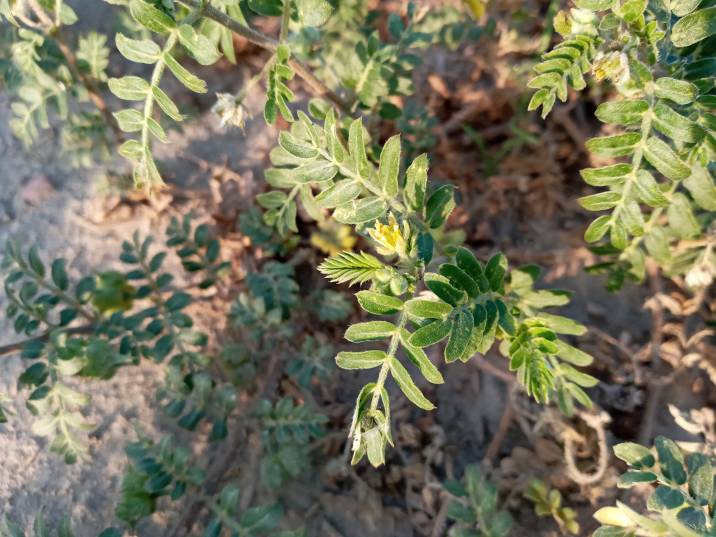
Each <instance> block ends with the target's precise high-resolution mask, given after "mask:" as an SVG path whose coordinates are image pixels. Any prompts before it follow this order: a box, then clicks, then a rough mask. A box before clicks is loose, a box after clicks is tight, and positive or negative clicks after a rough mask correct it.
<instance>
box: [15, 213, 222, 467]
mask: <svg viewBox="0 0 716 537" xmlns="http://www.w3.org/2000/svg"><path fill="white" fill-rule="evenodd" d="M177 225H178V224H177V223H176V222H173V223H172V224H171V226H170V228H169V230H168V235H169V237H170V238H169V241H168V242H169V243H170V244H171V245H173V246H175V247H177V248H179V250H178V252H177V254H178V257H179V258H180V259H181V260H182V262H184V263H185V268H187V270H189V271H190V273H200V272H201V273H202V275H201V276H200V279H199V284H198V286H199V287H202V288H203V287H206V286H207V285H206V282H207V281H211V282H212V283H213V281H214V280H213V279H212V278H215V277H216V273H217V270H216V267H217V266H220V265H221V262H220V261H219V249H218V248H219V247H218V242H216V240H215V239H213V238H212V237H211V236H210V233H209V230H208V228H206V227H202V226H198V227H197V228H196V229H195V230H194V231H193V233H192V229H191V224H190V222H189V220H185V221H184V224H183V228H182V229H183V230H184V231H185V232H186V234H187V235H191V236H193V237H194V239H193V240H191V241H189V240H188V239H182V240H180V241H177V237H178V235H177ZM151 247H152V239H151V238H146V239H141V238H140V237H139V235H138V234H135V236H134V238H133V240H132V241H131V242H130V241H125V242H124V243H123V245H122V252H121V254H120V260H121V261H122V262H123V263H125V264H126V265H128V270H127V271H125V272H120V271H105V272H99V273H96V274H91V275H87V276H85V277H83V278H81V279H79V280H78V281H77V282H73V281H72V280H71V279H70V277H69V275H68V273H67V270H66V268H65V267H66V262H65V260H63V259H56V260H55V261H53V262H52V263H51V264H50V265H49V266H47V265H46V264H45V263H44V262H43V261H42V259H41V258H40V256H39V255H38V252H37V250H36V249H35V248H31V249H30V250H29V251H28V252H27V253H23V252H22V250H21V248H20V247H19V245H18V244H17V243H16V242H14V241H10V242H9V243H8V245H7V248H6V258H5V261H4V263H3V267H4V269H5V271H7V277H6V278H5V293H6V296H7V299H8V306H7V315H8V318H10V319H13V322H14V328H15V331H16V332H17V333H22V334H25V335H28V336H35V337H34V338H32V339H30V340H28V341H27V342H26V343H25V344H24V345H23V347H22V357H23V358H24V359H25V360H26V361H27V362H30V364H29V365H28V366H27V368H26V369H25V370H24V371H23V373H22V374H21V375H20V377H19V379H18V380H19V383H20V385H21V386H22V387H24V388H27V389H28V390H30V393H29V395H28V398H27V403H26V404H27V406H28V408H29V409H30V411H31V412H32V413H33V414H35V415H36V416H37V419H36V421H35V422H34V424H33V431H34V432H35V433H36V434H38V435H41V436H48V437H50V439H51V449H52V450H53V451H56V452H58V453H60V454H61V455H63V456H64V458H65V460H66V461H67V462H68V463H69V462H74V461H75V460H76V459H77V458H78V457H82V456H84V455H85V454H86V447H85V445H84V442H83V441H82V440H81V438H80V436H79V432H80V431H82V430H88V429H92V428H93V426H92V425H91V424H89V423H88V422H87V421H86V420H85V418H84V417H83V416H82V414H81V413H80V409H81V408H83V407H85V406H86V405H87V404H89V397H88V396H87V395H85V394H83V393H81V392H79V391H77V390H76V389H74V388H70V386H69V385H68V383H67V381H68V380H69V379H70V378H72V377H80V378H96V379H108V378H111V377H112V376H113V375H114V374H115V372H116V371H117V369H118V368H120V367H124V366H127V365H131V364H136V363H138V362H139V361H140V360H141V359H142V358H145V359H151V360H153V361H155V362H167V369H166V379H165V385H163V386H162V387H160V389H159V390H158V392H157V395H158V397H159V399H160V400H161V401H162V402H163V403H164V404H165V405H166V410H167V412H168V413H169V414H170V415H171V416H173V417H175V418H176V419H177V420H178V424H179V425H180V426H181V427H184V428H187V429H194V428H195V427H196V426H197V425H198V423H199V422H200V421H201V420H206V421H209V422H211V423H212V432H211V433H210V437H211V438H212V439H218V438H221V437H223V436H224V435H225V434H226V432H225V430H226V415H227V414H228V412H229V411H230V410H231V409H232V408H233V406H234V404H235V393H234V390H233V388H232V387H231V386H229V385H227V384H221V383H218V382H217V381H215V380H214V379H212V378H211V376H210V375H208V374H207V373H206V371H205V369H206V366H207V364H208V362H209V358H208V357H207V356H206V355H205V354H204V353H203V349H204V347H205V346H206V344H207V341H208V339H207V335H206V334H204V333H202V332H199V331H196V330H194V329H193V324H194V322H193V319H192V318H191V316H189V315H187V314H186V313H185V311H184V310H185V309H186V308H187V307H188V306H189V304H190V303H191V301H192V298H191V295H189V294H188V293H187V292H185V291H183V290H179V289H177V288H176V287H174V286H173V276H172V275H171V274H169V273H168V272H164V271H163V270H162V265H163V264H164V261H165V258H166V256H167V252H158V253H155V254H152V253H151ZM186 248H191V249H192V253H191V255H192V256H196V257H197V258H199V259H202V260H204V261H205V263H204V264H201V266H193V265H192V266H190V267H187V266H186V262H187V260H188V256H186V255H183V254H184V253H185V252H184V249H186ZM79 321H82V322H83V323H85V324H78V323H79ZM38 334H39V335H38Z"/></svg>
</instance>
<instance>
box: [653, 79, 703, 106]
mask: <svg viewBox="0 0 716 537" xmlns="http://www.w3.org/2000/svg"><path fill="white" fill-rule="evenodd" d="M698 93H699V91H698V89H697V88H696V86H694V85H693V84H692V83H691V82H687V81H685V80H678V79H675V78H668V77H663V78H659V79H657V80H656V82H655V83H654V94H655V95H656V96H657V97H660V98H662V99H669V100H670V101H673V102H675V103H676V104H682V105H684V104H689V103H691V102H693V101H694V99H696V96H697V95H698Z"/></svg>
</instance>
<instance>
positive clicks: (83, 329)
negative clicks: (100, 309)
mask: <svg viewBox="0 0 716 537" xmlns="http://www.w3.org/2000/svg"><path fill="white" fill-rule="evenodd" d="M95 328H96V326H95V325H92V324H88V325H83V326H75V327H73V328H68V329H66V330H65V332H66V333H67V334H89V333H91V332H92V331H93V330H94V329H95ZM52 332H53V331H47V332H45V333H43V334H40V335H39V336H35V337H31V338H28V339H25V340H23V341H17V342H15V343H9V344H7V345H2V346H0V356H6V355H8V354H13V353H15V352H18V351H19V350H21V349H22V347H24V346H25V344H27V343H30V342H32V341H47V340H48V339H49V337H50V335H51V334H52Z"/></svg>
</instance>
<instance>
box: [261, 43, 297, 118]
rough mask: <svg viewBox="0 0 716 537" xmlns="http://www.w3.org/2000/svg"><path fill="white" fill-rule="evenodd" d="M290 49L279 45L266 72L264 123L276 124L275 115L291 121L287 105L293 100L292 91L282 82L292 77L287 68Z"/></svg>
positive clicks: (290, 70) (290, 71)
mask: <svg viewBox="0 0 716 537" xmlns="http://www.w3.org/2000/svg"><path fill="white" fill-rule="evenodd" d="M290 56H291V49H289V48H288V47H287V46H286V45H279V47H278V49H276V57H275V60H274V61H273V65H272V66H271V68H270V69H269V71H268V74H267V80H268V87H267V89H266V105H265V106H264V119H266V123H276V117H277V113H278V114H281V117H282V118H283V119H285V120H286V121H293V113H292V112H291V110H290V109H289V108H288V103H290V102H291V101H293V100H294V99H295V95H294V93H293V91H291V90H290V89H289V87H288V86H287V85H286V83H285V82H284V81H287V80H291V79H292V78H293V77H294V74H295V73H294V72H293V69H291V68H290V67H289V66H288V59H289V57H290Z"/></svg>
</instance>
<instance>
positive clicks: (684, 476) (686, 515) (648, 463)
mask: <svg viewBox="0 0 716 537" xmlns="http://www.w3.org/2000/svg"><path fill="white" fill-rule="evenodd" d="M614 454H615V455H616V456H617V457H618V458H620V459H621V460H623V461H624V462H625V463H626V464H627V467H628V470H627V472H625V473H624V474H622V475H621V476H620V478H619V483H618V485H619V487H620V488H631V487H634V486H637V485H656V487H655V488H653V489H652V491H651V494H650V495H649V498H648V500H647V502H646V507H647V509H648V510H649V511H651V512H652V513H654V516H645V515H642V514H639V513H638V512H636V511H634V510H633V509H631V508H630V507H629V506H627V505H626V504H624V503H621V502H617V505H616V507H604V508H602V509H600V510H599V511H597V512H596V513H595V514H594V517H595V518H596V519H597V520H598V521H599V522H600V523H601V524H602V527H601V528H599V529H598V530H597V531H596V532H595V533H594V535H595V536H596V537H607V536H624V537H627V536H634V535H647V536H657V535H680V536H681V535H683V536H685V537H686V536H688V537H697V536H708V535H713V534H714V528H715V527H716V525H715V524H716V523H715V521H716V519H715V518H714V515H715V513H714V506H715V504H716V490H715V489H714V480H715V479H716V470H714V468H715V467H714V461H713V460H712V459H710V458H709V457H708V456H706V455H704V454H702V453H699V452H695V453H689V454H687V455H685V454H684V452H683V451H682V450H681V449H680V448H679V447H678V446H677V444H676V443H675V442H674V441H673V440H670V439H668V438H665V437H663V436H659V437H657V439H656V440H655V442H654V447H653V448H652V449H649V448H646V447H644V446H641V445H639V444H635V443H633V442H626V443H623V444H618V445H616V446H614Z"/></svg>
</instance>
